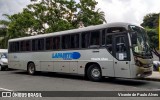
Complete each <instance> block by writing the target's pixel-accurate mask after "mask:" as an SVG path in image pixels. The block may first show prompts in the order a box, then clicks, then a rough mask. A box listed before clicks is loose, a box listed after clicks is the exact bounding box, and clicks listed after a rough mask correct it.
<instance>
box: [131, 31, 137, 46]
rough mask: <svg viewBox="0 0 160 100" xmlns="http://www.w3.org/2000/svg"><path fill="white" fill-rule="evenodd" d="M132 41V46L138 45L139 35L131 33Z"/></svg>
mask: <svg viewBox="0 0 160 100" xmlns="http://www.w3.org/2000/svg"><path fill="white" fill-rule="evenodd" d="M131 41H132V44H137V33H136V32H132V33H131Z"/></svg>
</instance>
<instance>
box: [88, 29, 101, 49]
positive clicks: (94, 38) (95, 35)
mask: <svg viewBox="0 0 160 100" xmlns="http://www.w3.org/2000/svg"><path fill="white" fill-rule="evenodd" d="M99 38H100V31H93V32H91V36H90V46H89V47H90V48H94V47H96V48H99V45H100V41H99Z"/></svg>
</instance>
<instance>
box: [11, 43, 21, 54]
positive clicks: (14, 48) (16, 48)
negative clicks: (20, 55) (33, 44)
mask: <svg viewBox="0 0 160 100" xmlns="http://www.w3.org/2000/svg"><path fill="white" fill-rule="evenodd" d="M9 51H10V52H19V42H10V43H9Z"/></svg>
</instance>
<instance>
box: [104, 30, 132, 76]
mask: <svg viewBox="0 0 160 100" xmlns="http://www.w3.org/2000/svg"><path fill="white" fill-rule="evenodd" d="M108 40H109V42H112V44H110V45H111V46H107V41H108ZM106 47H107V49H108V51H109V52H110V53H111V54H112V55H113V66H114V74H115V77H125V78H130V53H129V41H128V38H127V34H126V33H123V34H122V33H117V34H114V33H112V34H108V35H107V36H106ZM108 47H110V48H108ZM110 50H112V51H110Z"/></svg>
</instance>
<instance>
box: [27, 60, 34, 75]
mask: <svg viewBox="0 0 160 100" xmlns="http://www.w3.org/2000/svg"><path fill="white" fill-rule="evenodd" d="M27 71H28V74H30V75H34V74H35V73H36V68H35V64H34V63H29V64H28V66H27Z"/></svg>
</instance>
